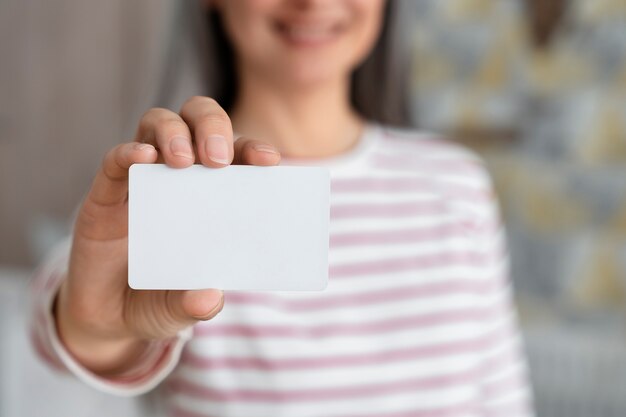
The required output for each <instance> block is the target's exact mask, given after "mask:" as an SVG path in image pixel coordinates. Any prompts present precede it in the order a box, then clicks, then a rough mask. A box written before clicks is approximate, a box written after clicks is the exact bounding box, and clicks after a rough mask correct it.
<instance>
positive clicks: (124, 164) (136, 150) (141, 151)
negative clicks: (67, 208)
mask: <svg viewBox="0 0 626 417" xmlns="http://www.w3.org/2000/svg"><path fill="white" fill-rule="evenodd" d="M156 159H157V151H156V149H155V148H154V146H152V145H150V144H147V143H136V142H131V143H123V144H120V145H117V146H116V147H115V148H113V149H112V150H111V151H109V153H107V155H106V156H105V157H104V161H103V162H102V165H101V166H100V169H99V170H98V173H97V174H96V178H95V179H94V182H93V185H92V186H91V190H90V191H89V199H90V200H91V201H92V202H94V203H96V204H98V205H102V206H111V205H116V204H121V203H124V202H125V201H126V198H127V196H128V170H129V168H130V166H131V165H133V164H151V163H154V162H155V161H156Z"/></svg>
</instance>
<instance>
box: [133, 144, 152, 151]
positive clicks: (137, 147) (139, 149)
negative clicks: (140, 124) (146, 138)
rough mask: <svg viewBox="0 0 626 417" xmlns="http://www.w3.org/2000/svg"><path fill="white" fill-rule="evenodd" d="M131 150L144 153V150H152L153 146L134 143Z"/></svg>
mask: <svg viewBox="0 0 626 417" xmlns="http://www.w3.org/2000/svg"><path fill="white" fill-rule="evenodd" d="M133 148H135V149H136V150H138V151H144V150H146V149H154V146H152V145H150V144H149V143H135V146H133Z"/></svg>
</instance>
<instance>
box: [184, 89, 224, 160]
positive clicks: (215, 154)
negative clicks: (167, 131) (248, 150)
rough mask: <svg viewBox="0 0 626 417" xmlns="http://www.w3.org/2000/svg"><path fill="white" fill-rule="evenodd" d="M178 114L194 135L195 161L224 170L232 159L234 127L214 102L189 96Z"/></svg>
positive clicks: (207, 98)
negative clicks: (198, 160)
mask: <svg viewBox="0 0 626 417" xmlns="http://www.w3.org/2000/svg"><path fill="white" fill-rule="evenodd" d="M180 115H181V117H182V118H183V120H184V121H185V122H186V123H187V125H188V126H189V128H190V129H191V133H192V134H193V139H194V142H195V144H196V148H197V152H198V158H199V159H200V162H201V163H202V164H203V165H206V166H209V167H215V168H217V167H223V166H226V165H229V164H230V163H231V161H232V160H233V127H232V124H231V122H230V118H229V117H228V115H227V114H226V112H225V111H224V109H222V108H221V107H220V105H219V104H217V102H216V101H215V100H213V99H212V98H209V97H200V96H196V97H192V98H190V99H189V100H188V101H187V102H186V103H185V104H184V105H183V107H182V108H181V110H180Z"/></svg>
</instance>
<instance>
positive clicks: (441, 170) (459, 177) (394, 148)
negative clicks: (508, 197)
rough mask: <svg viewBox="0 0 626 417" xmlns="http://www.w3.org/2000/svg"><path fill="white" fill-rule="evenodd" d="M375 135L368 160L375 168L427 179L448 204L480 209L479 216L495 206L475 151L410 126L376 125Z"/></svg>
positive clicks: (490, 184) (474, 210)
mask: <svg viewBox="0 0 626 417" xmlns="http://www.w3.org/2000/svg"><path fill="white" fill-rule="evenodd" d="M377 135H378V140H377V146H376V152H374V153H373V154H372V160H371V163H372V164H373V167H374V168H375V169H377V170H383V171H385V172H388V173H390V174H392V175H396V174H397V175H411V176H418V177H420V178H424V179H428V181H430V182H431V183H432V184H433V188H434V189H436V192H437V194H439V195H440V196H441V197H442V198H443V199H444V200H445V201H446V202H447V203H448V204H449V205H451V206H455V207H456V208H457V209H460V210H462V211H466V212H467V211H469V212H471V213H472V214H474V215H477V214H479V213H480V215H479V217H482V215H484V214H485V212H493V211H494V210H497V208H496V207H495V206H497V204H496V199H495V194H494V190H493V182H492V179H491V176H490V174H489V171H488V169H487V167H486V165H485V163H484V161H483V159H482V158H481V157H480V156H479V155H478V154H477V153H476V152H475V151H473V150H471V149H468V148H467V147H465V146H463V145H461V144H459V143H455V142H454V141H453V140H450V139H448V138H445V137H442V136H440V135H437V134H432V133H428V132H424V131H418V130H412V129H399V128H394V127H388V126H378V133H377ZM468 214H469V213H468ZM492 214H493V213H492Z"/></svg>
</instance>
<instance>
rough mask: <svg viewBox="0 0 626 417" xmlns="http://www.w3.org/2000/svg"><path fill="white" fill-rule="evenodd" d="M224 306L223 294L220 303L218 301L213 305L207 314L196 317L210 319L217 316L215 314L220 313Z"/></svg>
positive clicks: (204, 319)
mask: <svg viewBox="0 0 626 417" xmlns="http://www.w3.org/2000/svg"><path fill="white" fill-rule="evenodd" d="M223 307H224V295H222V298H221V299H220V301H219V303H217V305H216V306H215V307H213V308H212V309H211V311H209V313H208V314H207V315H206V316H204V317H196V319H198V320H203V321H206V320H210V319H212V318H213V317H215V315H216V314H217V313H219V312H220V311H221V310H222V308H223Z"/></svg>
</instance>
